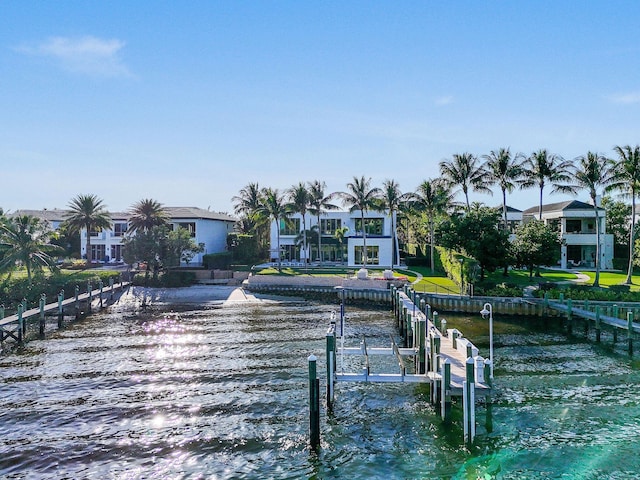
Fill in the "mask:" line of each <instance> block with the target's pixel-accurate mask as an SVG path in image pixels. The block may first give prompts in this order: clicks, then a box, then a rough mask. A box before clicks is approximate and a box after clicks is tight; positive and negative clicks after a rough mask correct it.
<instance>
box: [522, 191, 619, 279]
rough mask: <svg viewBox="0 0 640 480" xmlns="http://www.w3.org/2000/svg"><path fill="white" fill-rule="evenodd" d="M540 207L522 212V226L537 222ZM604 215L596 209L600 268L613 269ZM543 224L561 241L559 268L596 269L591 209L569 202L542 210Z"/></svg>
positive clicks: (593, 220) (595, 241)
mask: <svg viewBox="0 0 640 480" xmlns="http://www.w3.org/2000/svg"><path fill="white" fill-rule="evenodd" d="M538 210H539V207H538V206H536V207H531V208H528V209H526V210H524V211H523V212H522V217H523V222H525V223H526V222H527V221H530V220H532V219H533V218H536V219H537V218H538ZM605 219H606V211H605V209H604V208H602V207H598V220H599V222H600V266H601V267H602V268H613V235H612V234H608V233H606V221H605ZM542 221H543V222H544V223H545V224H547V225H549V226H551V227H552V228H553V229H554V230H555V231H557V232H558V234H559V236H560V240H561V247H560V267H561V268H567V267H580V266H581V267H587V268H593V267H594V266H595V258H596V245H597V240H596V223H595V222H596V216H595V212H594V209H593V205H590V204H588V203H584V202H580V201H578V200H570V201H566V202H558V203H551V204H548V205H543V206H542Z"/></svg>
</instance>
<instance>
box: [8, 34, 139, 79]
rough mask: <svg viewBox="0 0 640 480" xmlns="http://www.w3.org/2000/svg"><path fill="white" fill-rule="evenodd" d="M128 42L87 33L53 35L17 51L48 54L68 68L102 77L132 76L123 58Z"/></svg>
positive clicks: (47, 55)
mask: <svg viewBox="0 0 640 480" xmlns="http://www.w3.org/2000/svg"><path fill="white" fill-rule="evenodd" d="M124 45H125V43H124V42H123V41H121V40H116V39H112V40H105V39H101V38H96V37H91V36H86V37H81V38H65V37H51V38H48V39H47V40H46V41H44V42H42V43H40V44H38V45H35V46H21V47H19V48H18V49H17V50H18V51H20V52H22V53H25V54H28V55H35V56H43V57H48V58H51V59H53V60H55V61H56V62H58V63H59V64H60V66H61V67H62V68H64V69H65V70H68V71H71V72H74V73H81V74H85V75H92V76H99V77H132V76H133V75H132V73H131V72H130V71H129V69H128V68H127V66H126V65H125V64H124V63H123V62H122V60H121V58H120V50H121V49H122V48H123V47H124Z"/></svg>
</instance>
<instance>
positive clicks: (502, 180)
mask: <svg viewBox="0 0 640 480" xmlns="http://www.w3.org/2000/svg"><path fill="white" fill-rule="evenodd" d="M482 158H484V159H485V163H484V166H483V167H484V169H485V170H486V171H487V172H488V173H489V175H490V177H489V182H491V185H498V186H499V187H500V191H501V192H502V216H503V220H504V228H505V230H506V229H507V227H508V223H507V192H509V193H511V192H513V189H514V188H516V184H517V182H518V180H520V178H521V177H522V162H521V161H520V160H519V156H518V155H515V156H512V155H511V152H510V151H509V149H508V148H501V149H499V150H498V151H495V150H491V153H489V155H483V156H482Z"/></svg>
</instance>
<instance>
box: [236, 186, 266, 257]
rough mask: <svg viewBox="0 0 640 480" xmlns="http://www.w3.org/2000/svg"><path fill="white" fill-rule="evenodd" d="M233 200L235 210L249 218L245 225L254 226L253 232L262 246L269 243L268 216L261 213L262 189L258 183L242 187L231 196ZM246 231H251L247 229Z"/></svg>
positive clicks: (243, 216)
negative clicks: (236, 193)
mask: <svg viewBox="0 0 640 480" xmlns="http://www.w3.org/2000/svg"><path fill="white" fill-rule="evenodd" d="M231 200H232V201H233V203H234V207H233V211H234V212H235V214H236V215H238V216H239V217H240V218H241V219H243V218H245V219H246V220H247V221H245V222H243V223H244V226H245V227H251V228H253V232H252V233H254V234H255V235H256V238H257V239H258V242H259V244H260V246H261V248H262V247H264V246H265V245H267V244H268V243H269V238H268V237H269V235H268V233H269V229H268V228H267V226H268V217H266V218H265V217H264V216H262V215H261V213H260V211H261V210H260V204H261V201H262V190H261V189H260V187H259V185H258V183H257V182H255V183H248V184H247V185H246V186H245V187H243V188H242V189H240V192H238V195H235V196H233V197H231ZM245 233H249V232H248V231H245Z"/></svg>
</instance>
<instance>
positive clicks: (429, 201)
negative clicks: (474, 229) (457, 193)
mask: <svg viewBox="0 0 640 480" xmlns="http://www.w3.org/2000/svg"><path fill="white" fill-rule="evenodd" d="M453 198H454V194H453V193H452V191H451V187H450V186H449V184H448V183H447V182H445V181H444V180H443V179H442V178H436V179H433V180H431V179H429V180H424V181H423V182H422V183H421V184H420V185H418V188H417V190H416V192H415V193H414V194H413V197H412V208H413V209H414V210H415V211H417V212H419V213H420V214H422V215H423V217H425V218H426V221H427V225H428V226H429V250H430V252H429V253H430V257H431V259H430V261H431V273H432V274H433V273H434V272H435V256H434V251H433V250H434V246H435V222H436V219H437V218H438V217H440V216H441V215H443V214H444V213H446V212H447V210H449V208H451V207H452V206H453V204H454V201H453Z"/></svg>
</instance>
